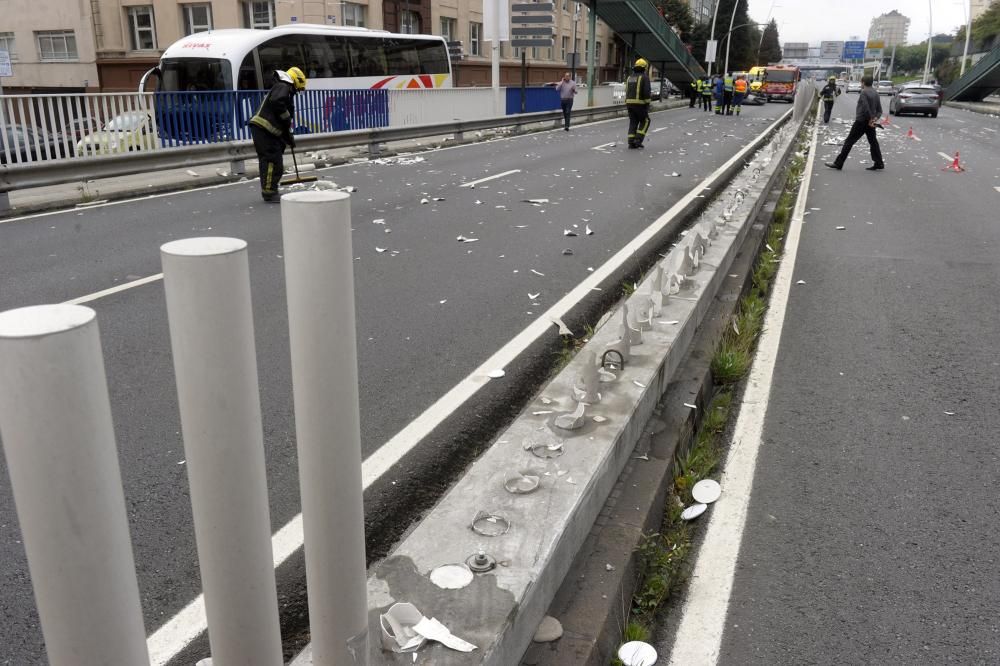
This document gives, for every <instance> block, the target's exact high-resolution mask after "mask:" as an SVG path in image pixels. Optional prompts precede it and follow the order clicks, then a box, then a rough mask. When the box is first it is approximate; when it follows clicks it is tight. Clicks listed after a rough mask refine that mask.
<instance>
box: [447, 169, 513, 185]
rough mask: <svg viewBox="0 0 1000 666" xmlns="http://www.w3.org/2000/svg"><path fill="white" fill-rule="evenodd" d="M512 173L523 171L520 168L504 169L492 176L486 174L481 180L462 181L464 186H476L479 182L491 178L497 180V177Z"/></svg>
mask: <svg viewBox="0 0 1000 666" xmlns="http://www.w3.org/2000/svg"><path fill="white" fill-rule="evenodd" d="M512 173H521V170H520V169H511V170H510V171H504V172H503V173H497V174H494V175H492V176H486V178H480V179H479V180H473V181H469V182H468V183H462V185H461V186H462V187H475V186H476V185H478V184H479V183H485V182H487V181H490V180H496V179H497V178H503V177H504V176H509V175H511V174H512Z"/></svg>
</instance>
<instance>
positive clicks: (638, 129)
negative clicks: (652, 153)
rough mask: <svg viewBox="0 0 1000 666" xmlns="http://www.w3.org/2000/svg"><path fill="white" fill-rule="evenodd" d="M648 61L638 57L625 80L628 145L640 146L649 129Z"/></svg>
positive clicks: (630, 146)
mask: <svg viewBox="0 0 1000 666" xmlns="http://www.w3.org/2000/svg"><path fill="white" fill-rule="evenodd" d="M648 67H649V63H648V62H646V61H645V60H644V59H642V58H639V59H638V60H636V61H635V65H634V66H633V67H632V75H631V76H629V77H628V80H627V81H625V108H626V109H628V147H629V148H642V142H643V140H644V139H645V138H646V132H648V131H649V103H650V101H651V99H652V95H651V94H650V84H649V76H647V74H646V69H647V68H648Z"/></svg>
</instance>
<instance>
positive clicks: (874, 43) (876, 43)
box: [865, 39, 885, 49]
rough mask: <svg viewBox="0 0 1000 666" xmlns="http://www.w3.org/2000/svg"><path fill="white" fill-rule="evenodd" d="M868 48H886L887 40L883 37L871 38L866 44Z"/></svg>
mask: <svg viewBox="0 0 1000 666" xmlns="http://www.w3.org/2000/svg"><path fill="white" fill-rule="evenodd" d="M865 48H866V49H884V48H885V40H882V39H869V40H868V43H867V44H865Z"/></svg>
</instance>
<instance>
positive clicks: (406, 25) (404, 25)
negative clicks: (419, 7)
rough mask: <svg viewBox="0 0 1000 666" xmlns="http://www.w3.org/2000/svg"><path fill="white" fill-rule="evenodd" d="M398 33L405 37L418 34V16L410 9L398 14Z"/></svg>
mask: <svg viewBox="0 0 1000 666" xmlns="http://www.w3.org/2000/svg"><path fill="white" fill-rule="evenodd" d="M399 31H400V32H401V33H403V34H407V35H416V34H419V33H420V14H418V13H416V12H415V11H412V10H410V9H404V10H403V11H401V12H400V13H399Z"/></svg>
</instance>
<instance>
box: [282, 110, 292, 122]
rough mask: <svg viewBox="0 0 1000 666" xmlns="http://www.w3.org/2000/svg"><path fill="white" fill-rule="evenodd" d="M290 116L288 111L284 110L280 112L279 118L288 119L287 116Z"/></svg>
mask: <svg viewBox="0 0 1000 666" xmlns="http://www.w3.org/2000/svg"><path fill="white" fill-rule="evenodd" d="M291 117H292V114H290V113H288V111H284V112H282V114H281V116H280V118H281V119H282V120H288V119H289V118H291Z"/></svg>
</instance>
